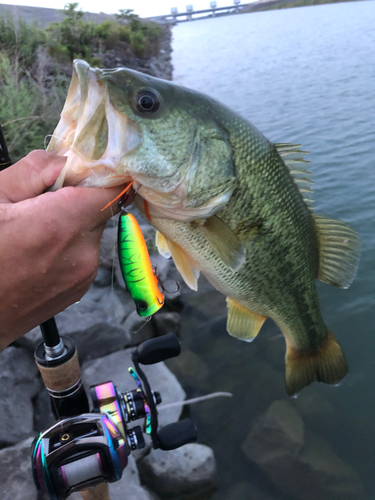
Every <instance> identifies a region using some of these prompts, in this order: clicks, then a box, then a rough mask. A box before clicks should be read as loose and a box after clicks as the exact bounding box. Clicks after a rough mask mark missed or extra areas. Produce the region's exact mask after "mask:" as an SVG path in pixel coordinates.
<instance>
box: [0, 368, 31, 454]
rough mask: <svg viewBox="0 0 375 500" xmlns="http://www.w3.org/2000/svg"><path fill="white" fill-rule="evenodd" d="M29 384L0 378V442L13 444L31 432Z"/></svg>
mask: <svg viewBox="0 0 375 500" xmlns="http://www.w3.org/2000/svg"><path fill="white" fill-rule="evenodd" d="M31 387H32V386H31V384H27V383H21V384H17V385H15V384H14V383H13V381H12V380H9V379H6V378H2V379H1V380H0V402H1V403H0V422H1V425H0V444H3V445H4V444H5V445H10V444H15V443H18V442H19V441H21V440H22V439H25V438H26V437H28V436H30V434H31V433H32V432H33V414H34V410H33V405H32V402H31V397H32V393H31V391H30V389H31Z"/></svg>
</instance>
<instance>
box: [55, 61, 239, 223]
mask: <svg viewBox="0 0 375 500" xmlns="http://www.w3.org/2000/svg"><path fill="white" fill-rule="evenodd" d="M145 89H149V90H152V91H154V92H155V93H156V94H157V95H159V96H160V101H161V105H160V108H161V109H160V111H161V115H160V116H157V117H156V119H154V118H155V117H152V119H149V117H146V118H145V117H143V116H141V115H140V114H139V113H137V110H136V109H135V105H134V101H135V100H136V99H137V97H136V96H137V95H139V92H142V91H144V90H145ZM192 97H193V98H194V97H195V98H197V99H199V97H196V95H195V93H193V92H191V91H189V90H187V89H183V88H182V87H179V86H176V85H174V84H172V83H170V82H166V81H163V80H158V79H155V78H153V77H149V76H148V75H144V74H142V73H138V72H136V71H133V70H129V69H127V68H117V69H112V70H111V69H104V70H101V69H98V68H91V67H90V66H89V64H88V63H86V62H85V61H81V60H76V61H74V70H73V77H72V81H71V84H70V87H69V91H68V95H67V98H66V102H65V105H64V108H63V110H62V113H61V119H60V121H59V123H58V125H57V127H56V130H55V132H54V134H53V136H52V140H51V142H50V144H49V146H48V148H47V151H49V152H52V153H55V154H58V155H63V156H66V157H67V158H68V159H67V162H66V165H65V167H64V169H63V170H62V172H61V174H60V176H59V178H58V179H57V181H56V183H55V185H54V186H53V188H52V189H53V190H56V189H59V188H61V187H63V186H68V185H72V186H84V187H109V186H116V185H120V184H123V183H125V182H129V181H131V180H132V181H134V189H136V190H137V191H138V195H139V197H141V198H142V199H143V200H146V201H147V202H148V204H149V213H150V214H151V216H154V217H160V218H166V219H172V220H178V221H181V222H189V221H193V220H198V219H206V218H209V217H211V216H212V215H214V214H215V213H216V212H218V211H219V210H221V209H222V208H223V207H224V206H225V205H226V204H227V203H228V201H229V199H230V197H231V195H232V192H233V188H234V181H235V174H234V166H233V164H232V160H231V156H232V152H231V149H230V147H229V145H228V144H227V142H226V140H225V138H224V137H223V135H222V133H221V132H220V130H218V128H217V126H216V124H215V123H214V122H213V121H212V120H211V119H210V118H207V116H208V114H209V106H208V107H207V109H208V111H206V110H204V111H203V113H204V116H203V117H199V116H197V115H195V114H194V113H191V112H189V101H190V99H191V98H192ZM176 101H177V102H176ZM205 107H206V101H205V100H204V103H203V105H201V108H202V109H203V108H205ZM206 114H207V116H206ZM207 120H208V122H209V123H207ZM215 152H216V153H215Z"/></svg>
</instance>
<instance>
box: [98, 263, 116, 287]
mask: <svg viewBox="0 0 375 500" xmlns="http://www.w3.org/2000/svg"><path fill="white" fill-rule="evenodd" d="M111 283H112V270H111V269H107V268H104V267H100V266H99V267H98V272H97V274H96V277H95V279H94V284H95V285H96V286H99V287H103V286H111Z"/></svg>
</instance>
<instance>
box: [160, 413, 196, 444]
mask: <svg viewBox="0 0 375 500" xmlns="http://www.w3.org/2000/svg"><path fill="white" fill-rule="evenodd" d="M197 438H198V432H197V428H196V426H195V423H194V422H193V421H192V419H191V418H185V419H184V420H180V421H179V422H174V423H173V424H168V425H165V426H164V427H162V428H161V429H160V430H159V431H158V440H159V447H160V449H161V450H166V451H169V450H175V449H176V448H179V447H180V446H183V445H184V444H188V443H193V442H194V441H196V440H197Z"/></svg>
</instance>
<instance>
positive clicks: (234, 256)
mask: <svg viewBox="0 0 375 500" xmlns="http://www.w3.org/2000/svg"><path fill="white" fill-rule="evenodd" d="M196 224H197V225H198V227H199V229H200V230H201V231H202V233H203V235H204V237H205V238H206V240H207V241H208V242H209V243H210V244H211V245H212V246H213V247H214V249H215V252H216V254H217V256H218V257H220V259H221V260H222V261H223V262H224V264H225V265H227V266H228V267H230V268H231V269H232V270H233V271H238V270H239V269H240V267H241V266H242V265H243V264H244V262H245V260H246V250H245V248H244V246H243V245H242V243H241V241H240V240H239V239H238V237H237V236H236V235H235V234H234V232H233V231H232V230H231V229H230V228H229V227H228V226H227V225H226V224H225V223H224V222H223V221H222V220H220V219H219V218H218V217H216V216H215V215H214V216H213V217H210V218H209V219H208V220H206V221H205V222H204V223H199V222H197V223H196Z"/></svg>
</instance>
